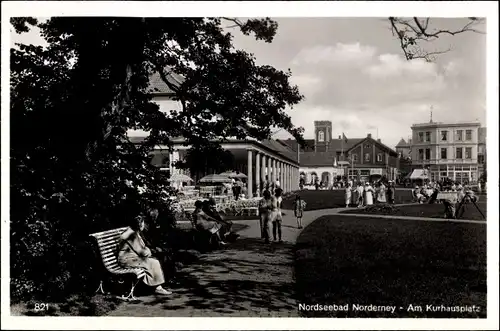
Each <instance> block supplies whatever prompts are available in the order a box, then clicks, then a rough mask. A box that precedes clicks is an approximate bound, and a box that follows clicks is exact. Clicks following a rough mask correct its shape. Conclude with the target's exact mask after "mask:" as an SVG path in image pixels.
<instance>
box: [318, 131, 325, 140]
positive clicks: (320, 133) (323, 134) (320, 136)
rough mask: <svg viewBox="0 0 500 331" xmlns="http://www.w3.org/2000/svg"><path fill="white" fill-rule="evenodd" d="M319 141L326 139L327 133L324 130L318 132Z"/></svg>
mask: <svg viewBox="0 0 500 331" xmlns="http://www.w3.org/2000/svg"><path fill="white" fill-rule="evenodd" d="M318 141H320V142H323V141H325V133H324V132H323V131H320V132H318Z"/></svg>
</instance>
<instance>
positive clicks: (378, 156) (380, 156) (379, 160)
mask: <svg viewBox="0 0 500 331" xmlns="http://www.w3.org/2000/svg"><path fill="white" fill-rule="evenodd" d="M377 162H382V154H381V153H378V154H377Z"/></svg>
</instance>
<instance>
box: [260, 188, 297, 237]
mask: <svg viewBox="0 0 500 331" xmlns="http://www.w3.org/2000/svg"><path fill="white" fill-rule="evenodd" d="M272 186H274V187H275V188H274V189H272V188H271V187H272ZM270 188H271V189H270ZM271 192H273V193H274V194H273V193H271ZM262 196H263V198H262V199H261V200H260V201H259V207H258V209H259V221H260V224H259V225H260V236H261V238H262V239H264V242H265V243H266V244H270V243H271V239H273V240H274V242H280V243H281V242H283V238H282V230H281V227H282V222H283V213H282V210H281V209H282V203H283V190H282V189H281V188H280V187H279V183H276V184H275V185H266V186H265V187H264V191H263V192H262ZM305 207H306V202H305V201H304V200H302V199H301V197H300V196H299V195H296V197H295V201H294V203H293V209H294V214H295V217H296V218H297V228H298V229H302V215H303V212H304V209H305Z"/></svg>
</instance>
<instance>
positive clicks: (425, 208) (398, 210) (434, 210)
mask: <svg viewBox="0 0 500 331" xmlns="http://www.w3.org/2000/svg"><path fill="white" fill-rule="evenodd" d="M476 204H477V206H478V207H479V209H480V210H481V212H482V213H483V214H484V215H485V216H486V201H479V202H477V203H476ZM342 214H376V215H385V214H387V215H392V216H414V217H430V218H444V206H443V205H442V204H432V205H429V204H415V205H408V206H399V207H395V209H394V211H393V212H392V213H385V212H384V211H383V210H375V211H369V210H366V209H352V210H346V211H344V212H342ZM461 219H464V220H481V221H482V220H484V218H483V216H482V215H481V214H480V213H479V212H478V210H477V209H476V207H475V206H474V205H473V204H468V205H466V206H465V212H464V214H463V216H462V217H461Z"/></svg>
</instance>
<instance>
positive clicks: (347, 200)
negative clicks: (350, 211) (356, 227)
mask: <svg viewBox="0 0 500 331" xmlns="http://www.w3.org/2000/svg"><path fill="white" fill-rule="evenodd" d="M344 197H345V207H346V208H349V205H350V204H351V199H352V187H351V184H350V183H347V186H346V187H345V195H344Z"/></svg>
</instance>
